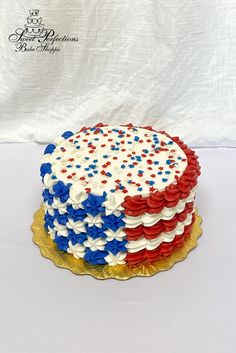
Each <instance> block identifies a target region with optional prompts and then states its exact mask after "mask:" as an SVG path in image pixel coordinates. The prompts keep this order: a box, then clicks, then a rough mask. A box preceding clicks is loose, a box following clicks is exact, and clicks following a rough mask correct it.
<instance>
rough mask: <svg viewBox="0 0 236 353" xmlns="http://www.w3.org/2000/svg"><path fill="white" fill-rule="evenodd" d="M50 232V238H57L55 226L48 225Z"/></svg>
mask: <svg viewBox="0 0 236 353" xmlns="http://www.w3.org/2000/svg"><path fill="white" fill-rule="evenodd" d="M48 233H49V234H50V238H51V239H52V240H53V239H55V234H56V231H55V229H54V228H50V227H48Z"/></svg>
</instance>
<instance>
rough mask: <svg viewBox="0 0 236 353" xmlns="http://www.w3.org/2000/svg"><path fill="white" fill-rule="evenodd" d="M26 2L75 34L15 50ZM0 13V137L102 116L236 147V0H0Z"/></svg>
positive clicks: (50, 24)
mask: <svg viewBox="0 0 236 353" xmlns="http://www.w3.org/2000/svg"><path fill="white" fill-rule="evenodd" d="M30 9H39V12H40V13H39V16H41V17H42V23H43V24H44V26H45V27H46V28H52V29H53V30H54V31H55V32H56V33H57V34H58V35H59V36H61V37H62V36H64V35H67V36H69V37H78V42H69V41H67V42H66V41H64V42H63V41H62V42H58V47H59V51H58V52H55V53H54V54H52V53H51V54H50V53H49V52H46V51H43V52H37V51H27V52H24V51H19V52H18V51H16V45H15V43H12V42H10V41H9V39H8V38H9V36H10V35H11V34H12V33H14V32H15V30H16V29H17V28H24V25H25V24H26V23H27V21H26V18H27V16H29V10H30ZM0 18H1V21H0V30H1V32H0V141H1V142H13V141H15V142H26V141H39V142H46V141H50V140H51V139H52V138H53V137H55V136H56V135H58V134H61V133H62V132H63V131H65V130H72V131H74V130H77V129H78V127H79V126H80V125H90V124H94V123H96V122H98V121H103V122H112V123H113V124H115V123H127V122H133V123H136V124H146V125H147V124H148V125H154V126H155V127H157V128H158V129H159V130H162V129H165V130H167V131H168V132H170V133H171V134H174V135H179V136H181V137H182V138H183V139H184V140H185V141H186V142H188V143H190V144H191V145H192V146H193V145H195V146H235V147H236V98H235V97H236V2H235V1H234V0H129V1H127V0H67V1H62V0H53V1H48V0H37V1H34V2H32V1H29V0H24V2H22V1H20V0H2V1H1V4H0ZM33 44H34V45H35V43H33Z"/></svg>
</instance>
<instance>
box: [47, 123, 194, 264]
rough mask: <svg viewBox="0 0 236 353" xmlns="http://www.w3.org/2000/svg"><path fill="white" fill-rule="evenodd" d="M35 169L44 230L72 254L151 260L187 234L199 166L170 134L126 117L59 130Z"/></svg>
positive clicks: (97, 260) (105, 260)
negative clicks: (116, 121) (116, 123)
mask: <svg viewBox="0 0 236 353" xmlns="http://www.w3.org/2000/svg"><path fill="white" fill-rule="evenodd" d="M40 173H41V177H42V181H43V194H42V195H43V208H44V214H45V215H44V226H45V229H46V231H47V233H48V236H49V237H50V238H51V239H52V241H53V242H54V243H55V244H56V247H57V249H58V251H62V252H67V253H69V254H70V256H73V257H74V258H75V259H76V260H77V261H81V260H80V259H82V261H85V262H86V263H89V264H91V265H101V266H102V265H108V266H119V265H127V266H137V265H140V264H145V263H155V262H157V261H160V260H161V259H163V258H166V257H168V256H170V255H171V254H172V253H173V251H175V249H176V248H179V247H181V246H183V245H184V242H185V240H186V239H187V238H188V237H189V236H190V234H191V229H192V226H193V224H194V221H195V205H194V199H195V193H196V186H197V179H198V176H199V175H200V166H199V163H198V157H197V156H196V155H195V152H194V151H192V150H191V149H190V148H188V147H187V146H186V145H185V144H184V143H183V142H182V141H181V140H180V139H179V138H178V137H170V136H169V135H168V134H167V133H165V132H163V131H155V130H154V129H152V128H151V127H149V126H146V127H136V126H133V125H132V124H128V125H125V126H123V125H122V126H109V125H105V124H102V123H99V124H97V125H96V126H94V127H83V128H81V129H80V130H79V131H78V132H76V133H73V132H71V131H66V132H64V133H63V134H62V136H60V137H59V138H57V139H55V141H54V143H52V144H49V145H48V146H47V147H46V149H45V151H44V156H43V159H42V164H41V168H40Z"/></svg>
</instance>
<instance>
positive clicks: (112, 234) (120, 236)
mask: <svg viewBox="0 0 236 353" xmlns="http://www.w3.org/2000/svg"><path fill="white" fill-rule="evenodd" d="M104 233H105V234H106V235H107V241H112V240H114V239H116V240H123V238H124V237H125V235H126V234H125V232H123V230H122V228H119V229H118V230H117V231H116V232H113V231H112V230H111V229H108V230H106V231H105V232H104Z"/></svg>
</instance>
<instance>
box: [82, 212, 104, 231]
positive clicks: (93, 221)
mask: <svg viewBox="0 0 236 353" xmlns="http://www.w3.org/2000/svg"><path fill="white" fill-rule="evenodd" d="M84 222H87V223H88V226H89V227H92V226H97V227H98V228H102V224H103V220H102V219H101V216H100V214H98V215H97V216H95V217H93V216H92V215H90V214H88V215H87V217H86V218H85V219H84Z"/></svg>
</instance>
